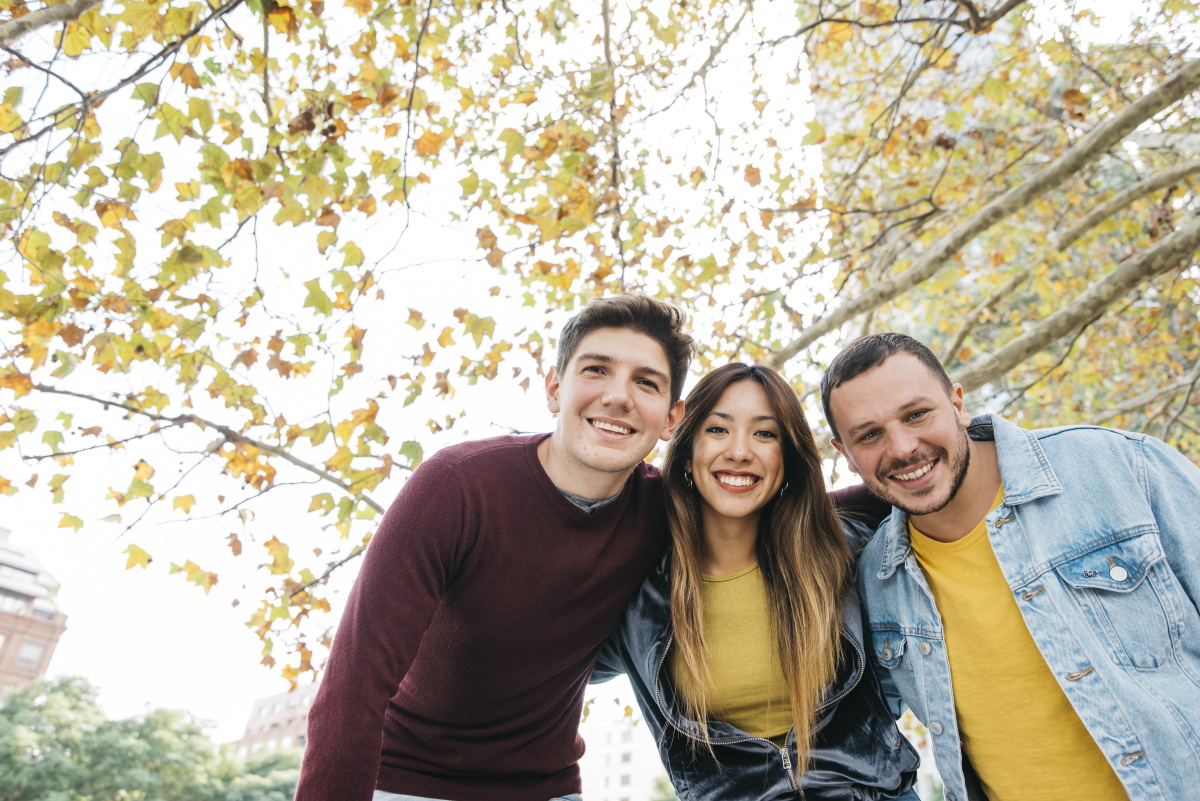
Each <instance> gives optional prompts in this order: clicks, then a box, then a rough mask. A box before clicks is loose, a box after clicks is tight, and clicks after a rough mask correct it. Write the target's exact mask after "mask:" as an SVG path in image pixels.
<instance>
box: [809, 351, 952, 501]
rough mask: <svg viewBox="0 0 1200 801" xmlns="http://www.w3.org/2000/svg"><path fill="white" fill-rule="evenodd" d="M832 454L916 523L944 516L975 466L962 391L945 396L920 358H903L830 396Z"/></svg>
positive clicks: (905, 355) (902, 355)
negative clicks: (837, 453)
mask: <svg viewBox="0 0 1200 801" xmlns="http://www.w3.org/2000/svg"><path fill="white" fill-rule="evenodd" d="M829 407H830V413H831V414H832V416H833V418H834V420H831V421H830V422H834V421H836V423H835V425H836V430H837V431H838V432H839V435H840V436H839V438H838V439H835V440H834V441H833V444H834V447H836V448H837V449H838V451H840V452H841V453H842V455H843V456H845V457H846V461H847V462H848V463H849V464H850V469H851V470H853V471H854V472H856V473H858V474H859V475H860V476H862V480H863V482H864V483H865V484H866V485H867V488H868V489H870V490H871V491H872V492H873V493H875V494H876V495H878V496H879V497H880V498H883V499H884V500H886V501H888V502H889V503H891V504H892V505H893V506H896V507H898V508H900V509H903V510H904V511H905V512H908V513H909V514H910V515H918V516H919V515H928V514H933V513H934V512H939V511H941V510H942V509H945V508H946V507H947V506H948V505H950V503H951V502H952V501H953V500H954V499H955V496H956V495H957V494H958V491H959V488H960V487H961V486H962V483H963V480H964V479H965V478H966V475H967V469H968V467H969V465H970V453H971V449H970V439H969V438H968V437H967V426H968V425H970V423H971V416H970V415H969V414H967V412H966V409H964V408H963V400H962V387H960V386H958V385H957V384H955V385H954V389H953V391H952V393H951V394H949V395H947V394H946V390H945V388H944V386H943V385H942V384H941V383H940V382H939V381H938V379H937V377H936V376H934V375H933V373H932V372H931V371H930V370H929V368H928V367H926V366H925V365H923V364H922V363H921V362H920V361H919V360H918V359H917V358H916V357H915V356H913V355H912V354H909V353H897V354H895V355H893V356H891V357H889V358H888V359H887V360H886V361H884V362H883V364H881V365H879V366H878V367H874V368H872V369H870V370H868V371H866V372H865V373H862V374H861V375H859V376H857V377H855V378H852V379H851V380H849V381H847V382H845V383H844V384H842V385H841V386H839V387H837V388H836V389H834V390H832V391H831V392H830V393H829Z"/></svg>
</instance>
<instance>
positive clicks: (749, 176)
mask: <svg viewBox="0 0 1200 801" xmlns="http://www.w3.org/2000/svg"><path fill="white" fill-rule="evenodd" d="M743 177H744V178H745V179H746V183H748V184H750V185H751V186H758V185H759V184H760V183H762V173H760V172H759V171H758V168H757V167H751V166H750V165H749V164H747V165H746V171H745V173H744V174H743Z"/></svg>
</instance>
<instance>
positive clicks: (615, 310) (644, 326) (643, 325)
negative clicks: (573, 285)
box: [556, 292, 696, 403]
mask: <svg viewBox="0 0 1200 801" xmlns="http://www.w3.org/2000/svg"><path fill="white" fill-rule="evenodd" d="M686 326H687V315H686V314H684V313H683V311H682V310H681V309H680V308H679V307H678V306H675V305H674V304H672V303H667V302H666V301H664V300H657V299H655V298H652V297H650V296H649V295H643V294H642V293H640V292H628V293H624V294H621V295H612V296H610V297H606V298H596V299H594V300H592V301H591V302H590V303H588V305H586V306H584V307H583V310H582V311H580V312H579V314H576V315H575V316H574V317H572V318H571V319H570V320H568V321H567V324H566V325H565V326H563V330H562V334H561V335H559V337H558V361H557V363H556V364H557V366H558V372H559V373H565V372H566V369H567V362H569V361H571V357H572V356H574V355H575V351H576V350H577V349H578V348H579V343H580V342H582V341H583V338H584V337H586V336H587V335H588V334H590V333H592V332H593V331H596V330H598V329H601V328H626V329H629V330H630V331H636V332H637V333H639V334H645V335H646V336H648V337H650V338H651V339H653V340H654V341H655V342H657V343H658V344H659V345H662V349H663V352H664V353H665V354H666V357H667V363H668V364H669V365H670V367H671V403H674V402H675V401H677V400H679V396H680V395H682V394H683V383H684V379H685V378H686V377H687V369H688V365H689V364H690V363H691V361H692V357H693V356H694V355H695V354H696V343H695V342H694V341H693V340H692V335H691V334H690V333H689V332H688V331H687V328H686Z"/></svg>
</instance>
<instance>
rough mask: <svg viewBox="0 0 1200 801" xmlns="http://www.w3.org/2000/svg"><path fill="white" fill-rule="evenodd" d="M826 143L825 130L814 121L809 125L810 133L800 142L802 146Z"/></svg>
mask: <svg viewBox="0 0 1200 801" xmlns="http://www.w3.org/2000/svg"><path fill="white" fill-rule="evenodd" d="M824 141H825V129H824V128H822V127H821V123H819V122H817V121H816V120H813V121H812V122H810V123H809V124H808V133H807V134H806V135H805V137H804V138H803V139H801V140H800V144H802V145H819V144H821V143H822V142H824Z"/></svg>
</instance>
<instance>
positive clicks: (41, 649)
mask: <svg viewBox="0 0 1200 801" xmlns="http://www.w3.org/2000/svg"><path fill="white" fill-rule="evenodd" d="M11 534H12V532H11V531H9V530H8V529H6V528H0V693H2V692H3V691H4V689H5V688H8V687H18V686H22V685H26V684H31V683H33V682H34V681H36V680H37V679H40V678H41V677H42V676H44V675H45V674H46V669H47V668H48V667H49V666H50V658H51V657H52V656H54V649H55V647H56V646H57V645H58V640H59V638H60V637H61V636H62V633H63V632H64V631H65V630H66V628H67V616H66V615H64V614H63V613H62V612H61V611H60V610H59V608H58V604H56V603H55V601H54V596H55V594H56V593H57V592H58V586H59V585H58V582H57V581H56V580H55V579H54V577H53V576H51V575H50V574H49V573H47V572H46V571H45V569H44V568H43V567H42V564H41V562H39V561H38V559H37V556H36V555H35V554H34V553H33V551H31V550H30V549H28V548H24V547H21V546H19V545H16V544H15V543H13V542H12V540H11Z"/></svg>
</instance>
